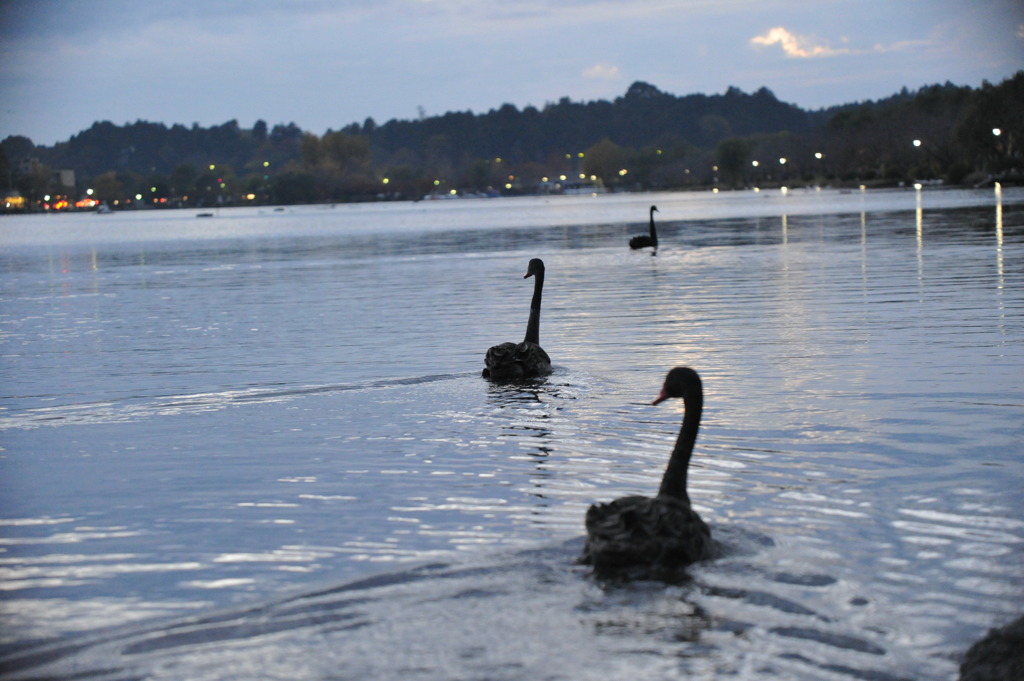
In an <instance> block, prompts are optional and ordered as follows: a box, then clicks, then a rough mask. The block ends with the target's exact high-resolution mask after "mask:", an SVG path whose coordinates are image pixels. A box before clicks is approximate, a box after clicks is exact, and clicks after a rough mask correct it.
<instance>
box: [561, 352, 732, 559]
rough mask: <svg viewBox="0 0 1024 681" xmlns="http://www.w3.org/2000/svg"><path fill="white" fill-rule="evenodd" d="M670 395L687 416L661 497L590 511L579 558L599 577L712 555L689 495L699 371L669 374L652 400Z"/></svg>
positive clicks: (680, 369) (701, 401)
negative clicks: (687, 485) (676, 400)
mask: <svg viewBox="0 0 1024 681" xmlns="http://www.w3.org/2000/svg"><path fill="white" fill-rule="evenodd" d="M669 397H682V398H683V404H684V405H685V407H684V408H685V415H684V416H683V426H682V428H681V429H680V431H679V438H678V439H677V440H676V445H675V448H674V449H673V450H672V458H671V459H670V460H669V462H668V467H667V468H666V469H665V476H664V477H663V478H662V480H661V488H660V489H659V490H658V496H656V497H654V498H651V497H642V496H629V497H623V498H621V499H616V500H615V501H613V502H611V503H609V504H594V505H593V506H591V507H590V509H589V510H588V511H587V541H586V544H585V545H584V547H583V555H582V556H581V557H580V562H581V563H585V564H589V565H593V566H594V570H595V572H596V573H598V574H599V575H600V574H602V573H603V574H614V573H621V572H629V571H630V570H636V569H640V570H649V571H651V572H653V573H654V574H655V575H657V574H661V573H670V572H671V571H673V570H674V569H678V568H680V567H683V566H685V565H689V564H690V563H694V562H696V561H699V560H704V559H706V558H711V557H712V555H713V546H714V545H713V543H712V541H711V531H710V530H709V529H708V526H707V525H706V524H705V523H704V521H703V520H701V518H700V516H699V515H697V512H696V511H694V510H693V509H692V508H691V507H690V497H689V496H688V495H687V493H686V472H687V468H688V467H689V465H690V455H691V454H692V453H693V445H694V443H695V442H696V441H697V430H698V428H699V427H700V415H701V411H702V410H703V407H704V391H703V389H702V388H701V382H700V376H698V375H697V372H696V371H694V370H693V369H690V368H688V367H677V368H675V369H672V371H670V372H668V376H667V377H666V379H665V385H664V386H663V387H662V389H661V394H660V395H659V396H658V399H656V400H654V404H658V403H659V402H661V401H663V400H666V399H668V398H669Z"/></svg>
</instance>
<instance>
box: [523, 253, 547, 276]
mask: <svg viewBox="0 0 1024 681" xmlns="http://www.w3.org/2000/svg"><path fill="white" fill-rule="evenodd" d="M535 274H544V261H543V260H541V259H540V258H534V259H533V260H531V261H530V265H529V266H528V267H527V268H526V274H524V275H523V279H528V278H530V277H532V276H533V275H535Z"/></svg>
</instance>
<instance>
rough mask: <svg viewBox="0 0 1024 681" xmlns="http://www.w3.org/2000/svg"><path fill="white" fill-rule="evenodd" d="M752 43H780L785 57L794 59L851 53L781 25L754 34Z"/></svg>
mask: <svg viewBox="0 0 1024 681" xmlns="http://www.w3.org/2000/svg"><path fill="white" fill-rule="evenodd" d="M750 43H751V44H752V45H764V46H770V45H780V46H781V47H782V51H783V52H785V53H786V56H787V57H794V58H796V59H811V58H814V57H835V56H838V55H841V54H851V50H849V49H848V48H845V47H844V48H841V49H838V50H837V49H833V48H831V47H829V46H828V45H821V44H816V42H815V41H814V39H812V38H806V37H803V36H798V35H794V34H793V33H790V32H789V31H787V30H786V29H785V28H783V27H781V26H776V27H775V28H772V29H769V30H768V32H766V33H765V34H764V35H759V36H755V37H753V38H751V39H750Z"/></svg>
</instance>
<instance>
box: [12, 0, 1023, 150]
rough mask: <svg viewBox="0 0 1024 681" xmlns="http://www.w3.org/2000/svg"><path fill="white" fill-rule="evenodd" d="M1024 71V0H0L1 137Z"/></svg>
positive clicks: (799, 91)
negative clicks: (640, 87)
mask: <svg viewBox="0 0 1024 681" xmlns="http://www.w3.org/2000/svg"><path fill="white" fill-rule="evenodd" d="M1021 69H1024V0H504V1H502V2H498V1H497V0H333V1H332V0H161V2H139V1H138V0H0V139H3V138H5V137H7V136H8V135H24V136H26V137H29V138H30V139H32V141H33V142H35V143H36V144H42V145H52V144H54V143H56V142H59V141H64V140H67V139H68V138H70V137H71V136H72V135H75V134H77V133H78V132H81V131H82V130H85V129H87V128H89V127H90V126H91V125H92V124H93V122H95V121H111V122H113V123H115V124H118V125H121V124H125V123H132V122H135V121H137V120H144V121H150V122H157V123H164V124H167V125H172V124H175V123H180V124H183V125H186V126H191V125H192V124H194V123H198V124H199V125H200V126H203V127H208V126H212V125H220V124H222V123H225V122H227V121H230V120H237V121H238V123H239V125H240V126H241V127H243V128H250V127H252V125H253V124H254V123H255V122H256V121H257V120H264V121H265V122H266V123H267V124H268V125H270V126H271V127H272V126H274V125H276V124H278V123H284V124H287V123H295V124H296V125H298V126H299V127H300V128H302V129H303V130H307V131H310V132H313V133H316V134H323V133H324V132H326V131H327V130H338V129H340V128H343V127H344V126H346V125H348V124H350V123H353V122H357V123H362V122H364V121H365V120H366V119H367V118H373V119H374V120H375V121H376V122H377V123H378V124H381V123H384V122H386V121H388V120H391V119H400V120H409V119H415V118H418V117H419V116H421V115H426V116H436V115H441V114H444V113H446V112H449V111H472V112H474V113H486V112H487V111H489V110H491V109H496V108H499V107H501V106H502V105H503V104H506V103H508V104H513V105H514V106H516V107H518V108H520V109H521V108H523V107H526V106H531V105H532V106H535V107H537V108H543V107H544V105H545V104H547V103H552V102H557V101H558V100H559V99H561V98H563V97H568V98H570V99H572V100H573V101H591V100H596V99H607V100H612V99H614V98H616V97H619V96H621V95H623V94H624V93H625V92H626V90H627V88H628V87H629V85H630V84H631V83H633V82H635V81H644V82H647V83H650V84H651V85H654V86H655V87H657V88H659V89H660V90H662V91H664V92H668V93H671V94H674V95H687V94H693V93H703V94H715V93H722V92H725V90H726V89H727V88H728V87H730V86H734V87H738V88H740V89H741V90H744V91H746V92H754V91H756V90H757V89H759V88H761V87H767V88H768V89H769V90H771V91H772V92H774V93H775V95H776V97H778V98H779V99H781V100H783V101H786V102H790V103H793V104H796V105H798V106H800V107H802V108H804V109H818V108H822V107H828V106H832V105H838V104H845V103H850V102H857V101H864V100H869V99H881V98H885V97H888V96H889V95H892V94H895V93H896V92H899V91H900V89H901V88H903V87H907V88H908V89H910V90H916V89H918V88H920V87H922V86H925V85H931V84H935V83H945V82H947V81H948V82H952V83H955V84H957V85H968V86H971V87H978V86H980V85H981V84H982V82H983V81H986V80H987V81H988V82H990V83H993V84H995V83H999V82H1000V81H1002V80H1004V79H1005V78H1008V77H1010V76H1011V75H1013V74H1014V73H1016V72H1017V71H1019V70H1021Z"/></svg>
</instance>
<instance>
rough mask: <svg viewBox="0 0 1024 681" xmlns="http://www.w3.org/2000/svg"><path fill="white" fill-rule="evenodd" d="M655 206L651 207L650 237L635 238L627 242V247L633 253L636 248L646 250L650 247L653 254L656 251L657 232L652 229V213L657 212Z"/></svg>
mask: <svg viewBox="0 0 1024 681" xmlns="http://www.w3.org/2000/svg"><path fill="white" fill-rule="evenodd" d="M657 210H658V207H657V206H651V235H650V236H635V237H633V238H632V239H630V240H629V247H630V248H632V249H633V250H634V251H635V250H636V249H638V248H646V247H647V246H651V247H653V248H654V252H655V253H657V251H658V232H657V231H655V229H654V213H655V212H657Z"/></svg>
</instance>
